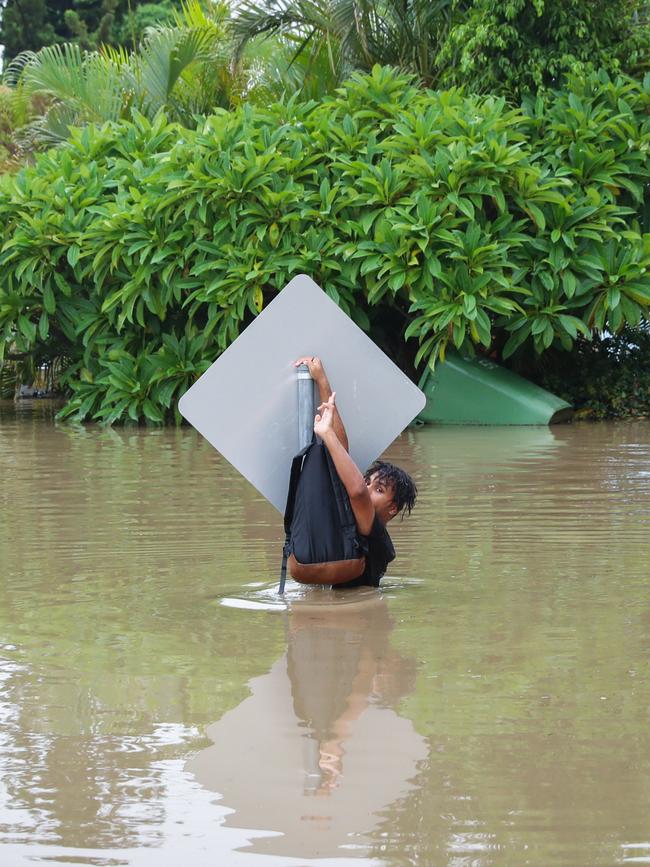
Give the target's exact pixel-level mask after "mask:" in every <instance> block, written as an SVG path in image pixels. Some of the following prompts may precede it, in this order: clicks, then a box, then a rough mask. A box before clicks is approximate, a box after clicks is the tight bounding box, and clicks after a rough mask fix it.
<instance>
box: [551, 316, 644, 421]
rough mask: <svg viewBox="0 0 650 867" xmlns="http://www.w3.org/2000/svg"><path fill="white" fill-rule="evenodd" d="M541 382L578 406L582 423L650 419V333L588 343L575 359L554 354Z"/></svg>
mask: <svg viewBox="0 0 650 867" xmlns="http://www.w3.org/2000/svg"><path fill="white" fill-rule="evenodd" d="M568 361H570V363H567V362H568ZM536 379H537V380H538V382H539V384H540V385H542V386H543V387H544V388H547V389H548V390H549V391H552V392H555V393H556V394H558V395H560V396H561V397H563V398H564V399H565V400H567V401H569V403H571V404H573V406H574V407H575V408H576V410H577V418H591V419H615V418H618V419H621V418H639V417H650V329H648V327H647V325H646V327H645V328H625V329H624V330H623V331H622V332H621V333H620V334H617V335H609V336H606V337H600V338H595V339H594V340H593V341H592V342H591V343H587V342H584V341H583V342H581V343H579V344H578V345H577V346H576V348H575V350H574V352H572V353H571V355H570V357H569V359H567V358H566V357H563V356H562V355H561V354H559V353H551V354H549V356H548V357H545V358H544V359H543V360H542V362H541V365H540V368H539V370H538V372H537V375H536Z"/></svg>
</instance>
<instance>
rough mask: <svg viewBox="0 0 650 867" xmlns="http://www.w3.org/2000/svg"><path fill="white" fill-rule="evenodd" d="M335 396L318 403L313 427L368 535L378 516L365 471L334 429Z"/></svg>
mask: <svg viewBox="0 0 650 867" xmlns="http://www.w3.org/2000/svg"><path fill="white" fill-rule="evenodd" d="M335 397H336V394H335V393H332V394H330V396H329V399H328V400H327V401H325V402H324V403H322V404H321V405H320V406H319V407H318V415H317V416H316V418H315V419H314V431H315V433H316V434H317V435H318V436H319V437H320V438H321V439H322V440H323V442H324V443H325V446H326V448H327V450H328V452H329V453H330V456H331V458H332V461H333V462H334V467H335V468H336V472H337V473H338V476H339V478H340V480H341V481H342V482H343V486H344V488H345V490H346V491H347V492H348V496H349V498H350V505H351V506H352V511H353V513H354V519H355V521H356V524H357V530H358V531H359V533H361V535H362V536H367V535H368V534H369V533H370V530H371V528H372V525H373V523H374V520H375V509H374V506H373V505H372V500H371V499H370V494H369V493H368V486H367V485H366V480H365V479H364V477H363V473H362V472H361V470H360V469H359V467H358V466H357V465H356V464H355V462H354V461H353V460H352V458H351V457H350V455H349V454H348V452H347V450H346V449H345V448H344V447H343V444H342V443H341V441H340V440H339V438H338V436H337V435H336V430H335V429H334V410H335V408H336V404H335Z"/></svg>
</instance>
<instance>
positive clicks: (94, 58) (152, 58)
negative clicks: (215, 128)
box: [4, 0, 246, 145]
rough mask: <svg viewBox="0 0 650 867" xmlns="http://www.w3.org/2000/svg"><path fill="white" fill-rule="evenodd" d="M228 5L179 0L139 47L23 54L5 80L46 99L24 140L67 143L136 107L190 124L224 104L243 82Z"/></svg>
mask: <svg viewBox="0 0 650 867" xmlns="http://www.w3.org/2000/svg"><path fill="white" fill-rule="evenodd" d="M229 19H230V9H229V6H228V5H227V3H225V2H220V0H217V2H208V3H207V4H206V7H205V10H204V8H203V7H202V6H201V4H200V2H199V0H183V5H182V9H181V11H180V12H176V13H175V22H174V25H173V26H161V27H155V28H151V29H149V30H148V31H147V33H146V35H145V38H144V40H143V42H142V43H141V45H140V46H139V48H138V50H137V51H134V52H132V53H129V52H128V51H127V50H126V49H124V48H114V47H111V46H102V48H101V49H100V50H99V51H94V52H89V53H85V52H83V51H82V50H81V48H80V47H79V45H78V44H76V43H68V44H64V45H50V46H47V47H45V48H42V49H41V50H40V51H38V52H23V53H22V54H21V55H19V56H18V57H17V58H15V60H14V61H13V62H12V63H11V64H10V65H9V67H8V68H7V70H6V72H5V76H4V77H5V81H7V82H8V83H9V84H13V85H20V87H22V88H24V89H25V90H26V91H27V92H29V93H31V94H40V95H41V96H42V97H45V98H46V99H47V101H48V107H47V109H46V110H45V112H44V114H43V115H42V116H41V117H39V118H38V119H37V120H35V121H33V122H31V123H30V124H28V125H27V126H25V127H24V128H23V130H22V131H21V141H22V143H23V145H26V144H30V143H31V144H32V145H34V144H36V145H38V144H44V145H52V144H57V143H59V142H61V141H65V140H66V139H67V138H68V136H69V129H70V127H73V126H82V125H84V124H87V123H103V122H105V121H108V120H119V119H120V118H123V117H128V116H129V114H130V110H131V108H132V107H133V108H136V109H137V110H138V111H139V112H140V113H142V114H144V115H145V116H146V117H149V118H152V117H153V116H154V115H155V114H156V113H157V112H158V111H160V110H161V109H162V110H164V111H165V112H167V114H168V116H169V118H170V120H176V121H179V122H181V123H184V124H186V125H187V124H189V125H192V124H193V118H194V117H195V116H196V115H197V114H203V113H206V112H208V111H211V110H213V109H214V108H215V107H217V106H223V107H227V106H229V105H230V104H231V103H232V101H233V100H234V99H236V96H237V94H238V92H240V91H242V90H243V89H244V88H245V85H246V80H245V78H244V77H242V76H241V74H239V72H238V70H237V68H236V67H235V66H234V65H233V64H232V62H231V58H232V54H233V41H232V36H231V34H230V30H229Z"/></svg>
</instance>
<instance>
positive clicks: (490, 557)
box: [0, 405, 650, 867]
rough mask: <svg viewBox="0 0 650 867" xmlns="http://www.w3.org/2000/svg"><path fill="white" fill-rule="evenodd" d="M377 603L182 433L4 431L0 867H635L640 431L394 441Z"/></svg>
mask: <svg viewBox="0 0 650 867" xmlns="http://www.w3.org/2000/svg"><path fill="white" fill-rule="evenodd" d="M389 458H390V459H392V460H394V461H396V462H399V463H401V464H402V465H404V466H405V467H406V468H407V469H408V470H410V471H411V472H412V473H413V474H414V476H415V477H416V479H417V481H418V484H419V486H420V489H421V498H420V501H419V505H418V507H417V509H416V511H415V512H414V514H413V516H412V517H411V519H410V520H405V521H404V523H402V524H400V523H399V521H397V522H394V523H393V524H392V525H391V533H392V535H393V538H394V541H395V544H396V548H397V550H398V559H397V560H396V562H395V563H394V564H393V568H392V570H391V571H390V572H389V575H388V577H387V578H386V579H384V581H383V582H382V584H383V590H382V592H381V593H377V592H375V591H372V590H361V591H349V592H347V593H343V594H332V593H331V592H328V591H324V590H317V589H316V590H314V589H311V590H310V589H308V588H301V587H297V586H296V585H293V586H292V587H291V588H290V592H289V593H288V595H287V600H286V602H287V604H286V605H285V604H284V603H280V601H279V600H278V598H277V596H276V593H275V588H276V586H277V573H278V569H279V553H280V545H281V539H282V533H281V523H280V519H279V516H278V515H277V514H276V512H275V511H274V510H273V508H272V507H271V506H269V505H267V504H266V503H265V502H264V501H263V500H262V499H261V498H260V496H259V495H258V494H257V493H256V492H255V491H254V490H253V489H252V488H251V487H250V486H249V485H248V484H247V483H246V482H245V481H243V480H242V479H241V478H239V477H238V475H237V474H236V473H235V472H234V471H233V470H232V469H231V468H230V467H229V466H228V465H227V464H226V463H225V462H224V461H223V460H222V459H221V458H220V457H219V455H218V454H217V453H216V452H214V451H213V450H212V449H211V448H210V446H208V445H207V444H206V443H205V442H203V441H202V440H201V439H200V438H199V437H198V435H196V434H195V433H194V432H192V431H190V430H181V431H176V430H161V431H153V430H151V431H147V430H120V431H102V430H100V429H85V430H84V429H76V428H72V427H65V426H55V425H54V424H53V423H52V420H51V417H49V415H48V410H47V407H45V406H44V405H37V406H36V408H35V410H33V411H32V410H29V409H28V407H27V406H24V407H23V408H22V410H21V411H19V412H18V413H16V411H15V410H14V409H13V408H12V407H10V406H4V407H2V408H0V479H1V483H0V506H1V516H2V521H1V525H0V563H1V573H0V863H2V865H3V867H14V865H28V864H34V863H43V862H45V863H47V862H53V863H56V864H70V865H72V864H75V865H77V864H96V865H123V864H124V865H156V867H177V865H192V867H194V865H199V867H203V865H206V867H207V865H210V867H212V865H215V867H216V865H230V864H233V865H239V864H250V865H256V864H260V865H267V864H268V865H289V867H291V865H302V864H307V863H309V864H315V865H326V864H336V865H345V864H354V865H360V864H364V865H369V864H372V865H406V864H416V865H454V867H460V865H463V867H465V865H472V867H488V865H502V864H504V865H535V867H541V865H545V867H546V865H559V864H571V865H611V864H623V863H628V862H629V863H644V862H645V863H647V862H650V728H649V722H650V667H649V662H650V598H649V595H648V583H649V581H648V579H649V575H650V567H649V559H650V558H649V554H650V543H649V541H648V530H649V528H650V423H649V422H647V421H646V422H638V423H631V424H620V425H606V424H602V425H589V426H585V425H576V426H571V427H561V428H555V429H552V430H549V429H538V428H519V429H470V428H463V429H444V428H437V429H435V428H424V429H418V430H409V431H407V432H406V433H405V434H404V435H403V436H402V437H401V438H400V440H399V441H398V442H396V443H395V444H394V445H393V446H392V447H391V449H390V450H389Z"/></svg>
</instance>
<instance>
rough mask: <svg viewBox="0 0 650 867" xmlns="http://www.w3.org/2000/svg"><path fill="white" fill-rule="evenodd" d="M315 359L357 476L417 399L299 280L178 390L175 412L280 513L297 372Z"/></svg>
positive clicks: (294, 448) (366, 341) (417, 406)
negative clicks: (304, 360)
mask: <svg viewBox="0 0 650 867" xmlns="http://www.w3.org/2000/svg"><path fill="white" fill-rule="evenodd" d="M304 355H318V356H320V358H321V359H322V361H323V366H324V368H325V371H326V373H327V376H328V379H329V381H330V384H331V386H332V389H333V390H334V391H335V392H336V403H337V406H338V408H339V412H340V414H341V418H342V419H343V424H344V425H345V428H346V431H347V434H348V440H349V443H350V454H351V456H352V458H353V459H354V461H355V462H356V464H357V466H358V467H360V469H361V470H365V469H366V468H367V467H368V466H369V465H370V464H371V463H372V461H374V460H375V458H377V457H378V456H379V455H380V454H381V453H382V452H383V451H384V449H385V448H386V447H387V446H389V445H390V443H391V442H392V441H393V440H394V439H395V437H396V436H398V435H399V434H400V433H401V432H402V430H404V428H405V427H406V425H407V424H408V423H409V422H410V421H411V420H412V419H413V418H414V417H415V416H416V415H417V414H418V413H419V412H420V411H421V410H422V408H423V407H424V404H425V397H424V394H423V393H422V392H421V391H420V389H419V388H418V387H417V386H416V385H414V384H413V383H412V382H411V380H410V379H409V378H408V377H407V376H405V375H404V374H403V373H402V371H401V370H400V369H399V368H398V367H396V366H395V365H394V364H393V362H392V361H391V360H390V359H389V358H388V356H387V355H385V354H384V353H383V352H382V351H381V349H379V348H378V347H377V346H375V344H374V343H373V342H372V340H370V338H369V337H367V335H366V334H364V333H363V331H362V330H361V329H360V328H359V327H358V326H357V325H355V323H354V322H353V321H352V320H351V319H350V318H349V317H348V316H346V314H345V313H344V312H343V311H342V310H341V309H340V308H339V307H337V305H336V304H335V303H334V302H333V301H332V300H331V299H330V298H329V297H328V296H327V295H326V294H325V292H323V291H322V289H320V287H319V286H317V285H316V283H314V281H313V280H311V279H310V278H309V277H307V276H305V275H304V274H301V275H300V276H298V277H294V279H293V280H291V282H290V283H288V284H287V286H285V288H284V289H283V290H282V292H280V294H279V295H278V296H277V297H276V298H274V299H273V301H272V302H271V303H270V304H269V305H268V307H266V308H265V309H264V310H263V311H262V312H261V313H260V314H259V316H258V317H257V318H256V319H255V320H254V321H253V322H252V323H251V324H250V325H249V326H248V328H246V329H245V331H243V332H242V334H241V335H240V336H239V337H238V338H237V340H235V341H234V342H233V343H232V344H231V345H230V346H229V347H228V349H226V351H225V352H223V353H222V354H221V355H220V356H219V358H217V360H216V361H215V362H214V364H213V365H212V366H211V367H210V368H208V370H206V372H205V373H204V374H203V376H201V378H200V379H198V380H197V381H196V382H195V383H194V385H193V386H192V387H191V388H190V389H188V391H186V392H185V394H184V395H183V396H182V398H181V399H180V401H179V404H178V408H179V410H180V412H181V414H182V415H183V417H184V418H186V419H187V421H189V422H190V424H192V425H193V426H194V427H195V428H196V429H197V430H198V431H199V433H200V434H202V435H203V436H204V437H205V438H206V439H207V440H208V442H209V443H210V444H211V445H213V446H214V447H215V448H216V449H217V450H218V451H220V452H221V454H222V455H223V456H224V457H225V458H226V459H227V460H228V461H230V463H231V464H232V465H233V466H234V467H235V468H236V469H237V470H239V472H240V473H241V474H242V475H243V476H244V477H245V478H246V479H248V481H249V482H250V483H251V484H252V485H254V486H255V487H256V488H257V490H258V491H260V493H262V494H263V495H264V496H265V497H266V498H267V500H269V501H270V502H271V503H272V504H273V505H274V506H275V507H276V509H278V510H279V511H280V512H284V507H285V504H286V498H287V491H288V487H289V469H290V466H291V459H292V457H293V456H294V455H295V454H296V452H298V450H299V448H298V389H297V384H296V383H297V371H296V368H295V367H294V366H293V362H294V361H295V360H296V359H297V358H299V357H300V356H304Z"/></svg>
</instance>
